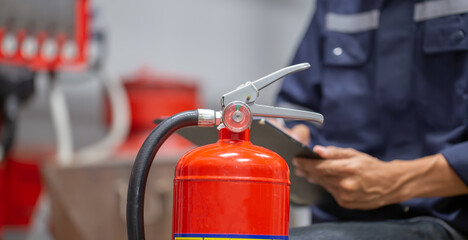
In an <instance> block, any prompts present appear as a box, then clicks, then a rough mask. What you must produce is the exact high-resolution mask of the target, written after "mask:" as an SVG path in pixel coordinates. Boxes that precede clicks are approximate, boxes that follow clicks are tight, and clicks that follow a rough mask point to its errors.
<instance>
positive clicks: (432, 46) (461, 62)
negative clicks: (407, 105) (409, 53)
mask: <svg viewBox="0 0 468 240" xmlns="http://www.w3.org/2000/svg"><path fill="white" fill-rule="evenodd" d="M420 25H421V27H422V30H423V33H422V56H421V65H422V67H421V75H420V76H422V78H420V81H418V82H417V88H416V95H417V100H416V101H418V102H419V106H420V111H421V114H420V116H424V119H423V120H424V121H425V122H426V123H427V124H428V125H429V126H431V127H435V128H441V127H442V128H453V127H456V126H458V125H460V124H463V123H464V122H465V121H466V118H467V111H468V109H467V105H466V98H467V95H466V94H467V84H468V80H467V78H468V36H467V33H468V16H467V15H466V14H460V15H452V16H447V17H441V18H435V19H430V20H426V21H424V22H421V23H420Z"/></svg>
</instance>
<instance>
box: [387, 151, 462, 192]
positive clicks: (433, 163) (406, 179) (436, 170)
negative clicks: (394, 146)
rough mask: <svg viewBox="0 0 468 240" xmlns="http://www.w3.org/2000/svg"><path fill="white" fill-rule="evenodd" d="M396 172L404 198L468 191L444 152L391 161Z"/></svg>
mask: <svg viewBox="0 0 468 240" xmlns="http://www.w3.org/2000/svg"><path fill="white" fill-rule="evenodd" d="M390 164H391V165H392V169H394V172H395V174H396V177H395V179H397V181H395V184H401V188H400V194H401V198H402V199H403V200H408V199H411V198H418V197H448V196H456V195H462V194H467V193H468V187H467V186H466V185H465V183H464V182H463V181H462V180H461V179H460V178H459V177H458V175H457V174H456V173H455V171H454V170H453V169H452V167H451V166H450V165H449V164H448V162H447V160H446V159H445V157H444V156H443V155H442V154H435V155H431V156H427V157H424V158H419V159H415V160H412V161H400V160H395V161H392V162H390Z"/></svg>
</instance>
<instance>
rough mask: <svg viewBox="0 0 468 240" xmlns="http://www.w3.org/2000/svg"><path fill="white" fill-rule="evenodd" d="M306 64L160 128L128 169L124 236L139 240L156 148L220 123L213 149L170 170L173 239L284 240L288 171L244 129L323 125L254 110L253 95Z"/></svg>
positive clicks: (318, 118)
mask: <svg viewBox="0 0 468 240" xmlns="http://www.w3.org/2000/svg"><path fill="white" fill-rule="evenodd" d="M309 66H310V65H309V64H308V63H302V64H297V65H294V66H290V67H286V68H283V69H281V70H279V71H277V72H274V73H272V74H270V75H267V76H265V77H263V78H261V79H258V80H256V81H254V82H247V83H245V84H243V85H242V86H240V87H238V88H237V89H236V90H234V91H231V92H229V93H227V94H224V95H223V96H222V98H221V108H222V110H221V111H214V110H208V109H198V110H194V111H186V112H182V113H179V114H176V115H174V116H172V117H170V118H168V119H166V120H165V121H163V122H162V123H161V124H159V125H158V126H157V127H156V128H155V129H154V130H153V131H152V132H151V133H150V135H149V136H148V137H147V139H146V140H145V142H144V143H143V145H142V147H141V149H140V151H139V152H138V155H137V157H136V160H135V163H134V166H133V169H132V175H131V177H130V183H129V188H128V198H127V231H128V238H129V239H130V240H142V239H145V233H144V222H143V214H144V212H143V209H144V195H145V187H146V181H147V177H148V173H149V169H150V166H151V163H152V161H153V158H154V156H155V155H156V153H157V151H158V149H159V148H160V147H161V145H162V144H163V142H164V141H165V140H166V139H167V138H168V137H169V136H170V135H171V134H172V133H174V132H175V131H176V130H177V129H180V128H183V127H189V126H199V127H214V126H218V125H219V126H218V129H220V131H219V141H218V142H217V143H214V144H210V145H206V146H202V147H199V148H196V149H194V150H192V151H190V152H189V153H187V154H186V155H184V156H183V157H182V158H181V159H180V160H179V163H178V164H177V167H176V170H175V179H174V207H173V239H174V240H213V239H285V240H286V239H288V226H289V225H288V224H289V185H290V182H289V169H288V166H287V164H286V162H285V161H284V160H283V159H282V158H281V157H280V156H279V155H277V154H276V153H274V152H272V151H270V150H268V149H265V148H263V147H259V146H255V145H253V144H252V143H251V142H250V129H249V128H250V125H251V122H252V118H253V116H261V117H275V118H287V119H295V120H307V121H315V122H318V123H322V122H323V116H322V115H321V114H318V113H314V112H307V111H300V110H293V109H286V108H278V107H271V106H263V105H258V104H255V100H256V99H257V97H258V96H259V91H260V90H262V89H263V88H265V87H267V86H268V85H270V84H271V83H273V82H275V81H277V80H279V79H281V78H282V77H284V76H286V75H288V74H291V73H294V72H297V71H301V70H305V69H307V68H309Z"/></svg>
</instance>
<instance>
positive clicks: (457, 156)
mask: <svg viewBox="0 0 468 240" xmlns="http://www.w3.org/2000/svg"><path fill="white" fill-rule="evenodd" d="M441 153H442V155H444V157H445V159H447V162H448V163H449V164H450V166H452V168H453V169H454V170H455V172H456V173H457V174H458V176H459V177H460V179H461V180H462V181H463V182H464V183H465V185H467V186H468V142H462V143H459V144H456V145H454V146H452V147H450V148H447V149H445V150H443V151H442V152H441Z"/></svg>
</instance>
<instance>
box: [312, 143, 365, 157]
mask: <svg viewBox="0 0 468 240" xmlns="http://www.w3.org/2000/svg"><path fill="white" fill-rule="evenodd" d="M314 152H316V153H317V154H318V155H320V157H322V158H324V159H339V158H350V157H353V156H355V155H356V154H357V153H358V152H357V151H356V150H354V149H352V148H339V147H334V146H328V147H324V146H320V145H316V146H315V147H314Z"/></svg>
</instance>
